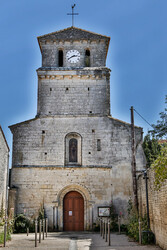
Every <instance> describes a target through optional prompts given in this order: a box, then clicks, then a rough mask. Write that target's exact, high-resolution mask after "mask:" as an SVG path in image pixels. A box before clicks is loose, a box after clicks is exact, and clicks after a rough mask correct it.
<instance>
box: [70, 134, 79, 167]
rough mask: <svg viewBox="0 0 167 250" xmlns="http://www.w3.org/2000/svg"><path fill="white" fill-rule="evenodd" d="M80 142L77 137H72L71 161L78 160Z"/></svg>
mask: <svg viewBox="0 0 167 250" xmlns="http://www.w3.org/2000/svg"><path fill="white" fill-rule="evenodd" d="M77 144H78V142H77V139H75V138H72V139H70V141H69V162H77V154H78V152H77V151H78V145H77Z"/></svg>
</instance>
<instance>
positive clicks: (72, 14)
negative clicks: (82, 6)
mask: <svg viewBox="0 0 167 250" xmlns="http://www.w3.org/2000/svg"><path fill="white" fill-rule="evenodd" d="M75 6H76V4H74V5H72V6H71V8H72V13H67V15H71V16H72V27H73V26H74V15H79V14H78V13H74V7H75Z"/></svg>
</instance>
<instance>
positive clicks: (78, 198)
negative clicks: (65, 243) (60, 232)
mask: <svg viewBox="0 0 167 250" xmlns="http://www.w3.org/2000/svg"><path fill="white" fill-rule="evenodd" d="M63 224H64V231H83V230H84V199H83V197H82V195H81V194H80V193H78V192H76V191H71V192H69V193H67V194H66V195H65V197H64V200H63Z"/></svg>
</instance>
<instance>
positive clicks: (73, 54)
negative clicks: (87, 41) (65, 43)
mask: <svg viewBox="0 0 167 250" xmlns="http://www.w3.org/2000/svg"><path fill="white" fill-rule="evenodd" d="M66 59H67V61H68V62H70V63H77V62H78V61H79V59H80V53H79V51H77V50H69V51H68V52H67V54H66Z"/></svg>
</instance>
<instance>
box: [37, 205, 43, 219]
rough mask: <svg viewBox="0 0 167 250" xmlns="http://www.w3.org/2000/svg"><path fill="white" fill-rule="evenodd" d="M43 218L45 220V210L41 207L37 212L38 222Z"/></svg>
mask: <svg viewBox="0 0 167 250" xmlns="http://www.w3.org/2000/svg"><path fill="white" fill-rule="evenodd" d="M44 218H45V210H44V208H43V205H41V206H40V208H39V211H38V221H39V220H42V219H44Z"/></svg>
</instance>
